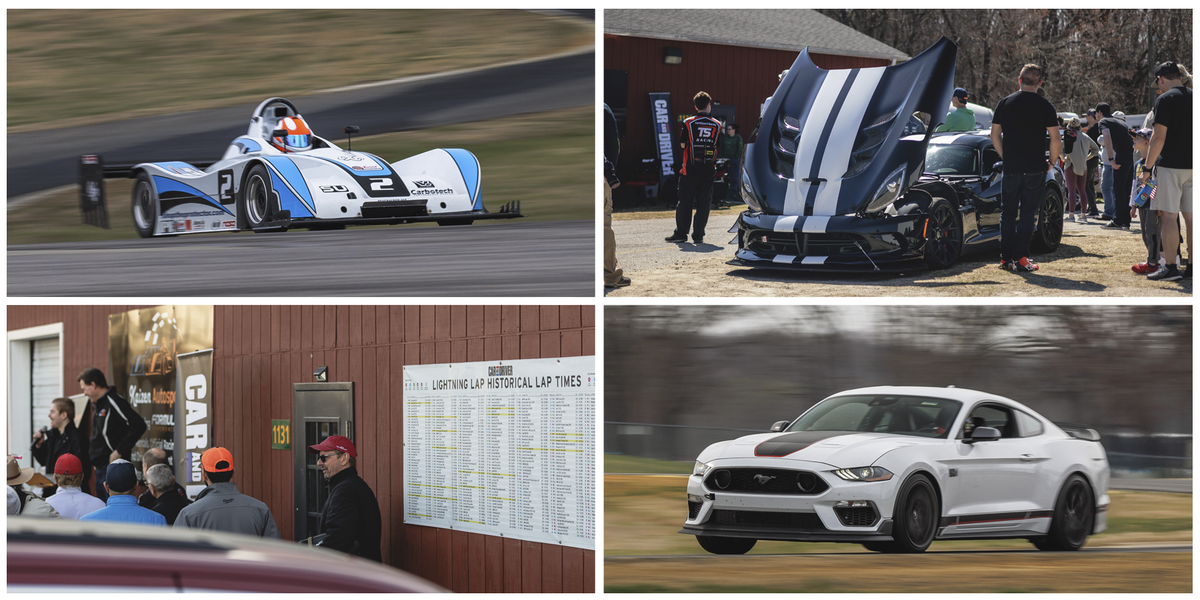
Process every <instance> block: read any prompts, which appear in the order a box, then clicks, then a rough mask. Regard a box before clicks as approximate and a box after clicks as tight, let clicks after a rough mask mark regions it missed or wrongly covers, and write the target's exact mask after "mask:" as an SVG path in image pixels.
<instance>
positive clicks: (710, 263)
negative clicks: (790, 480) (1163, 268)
mask: <svg viewBox="0 0 1200 600" xmlns="http://www.w3.org/2000/svg"><path fill="white" fill-rule="evenodd" d="M739 212H740V211H739V210H738V209H737V208H734V209H725V210H714V211H713V212H712V214H711V216H710V218H709V223H708V227H707V228H706V234H705V243H703V244H693V243H691V242H690V241H689V242H687V243H682V244H669V243H666V242H664V241H663V238H665V237H666V236H668V235H670V234H671V232H672V231H673V230H674V220H673V219H672V218H671V217H670V216H668V213H665V212H661V213H653V214H647V213H617V214H616V215H614V216H613V217H614V221H613V231H614V232H615V233H616V237H617V260H618V261H619V262H620V263H621V267H622V268H623V269H624V270H625V275H626V276H628V277H629V278H630V279H632V280H633V285H631V286H629V287H625V288H621V289H617V290H606V291H605V292H606V293H605V296H612V297H623V296H635V297H636V296H659V297H660V296H671V297H749V296H768V297H770V296H905V297H925V296H930V297H931V296H951V297H991V296H1010V297H1050V296H1097V297H1099V296H1117V297H1142V296H1165V297H1178V298H1186V297H1189V296H1190V295H1191V293H1192V282H1191V280H1190V279H1184V280H1181V281H1174V282H1155V281H1148V280H1147V279H1146V278H1145V277H1144V276H1142V275H1137V274H1135V273H1134V272H1133V271H1132V270H1130V267H1132V266H1133V265H1134V264H1136V263H1139V262H1141V261H1144V260H1146V254H1145V252H1146V250H1145V246H1144V245H1142V238H1141V235H1140V231H1139V230H1138V229H1137V228H1136V225H1135V228H1134V229H1133V230H1132V231H1120V230H1108V229H1104V228H1102V227H1101V224H1102V222H1101V221H1092V222H1090V223H1089V224H1087V225H1083V224H1079V223H1074V222H1067V223H1065V224H1064V225H1065V227H1064V231H1063V241H1062V244H1061V245H1060V246H1059V248H1058V250H1056V251H1055V252H1053V253H1051V254H1042V255H1037V256H1034V257H1033V258H1034V260H1035V261H1037V262H1038V264H1039V265H1041V268H1040V269H1039V270H1038V271H1037V272H1035V273H1022V274H1016V273H1009V272H1005V271H1001V270H999V269H998V268H997V265H998V263H999V253H998V252H995V251H989V252H982V253H978V254H970V255H967V256H964V257H963V258H961V259H960V260H959V261H958V263H956V264H955V265H954V266H953V267H951V268H949V269H945V270H941V271H928V270H920V271H914V272H912V273H901V274H887V275H883V274H878V275H877V274H869V273H865V274H859V273H852V274H846V273H829V274H825V273H811V272H805V273H800V272H793V271H784V270H776V269H762V268H750V267H744V266H741V265H732V264H729V261H730V260H731V259H733V254H734V251H735V250H736V248H737V246H736V244H727V243H726V242H728V241H729V240H731V239H733V238H734V234H732V233H726V232H727V231H728V230H729V228H730V227H732V226H733V224H734V222H735V221H736V220H737V216H738V214H739Z"/></svg>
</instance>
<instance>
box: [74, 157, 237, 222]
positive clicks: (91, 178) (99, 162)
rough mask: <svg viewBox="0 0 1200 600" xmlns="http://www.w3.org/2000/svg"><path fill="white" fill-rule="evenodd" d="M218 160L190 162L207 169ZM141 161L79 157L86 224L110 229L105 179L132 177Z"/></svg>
mask: <svg viewBox="0 0 1200 600" xmlns="http://www.w3.org/2000/svg"><path fill="white" fill-rule="evenodd" d="M215 162H217V161H212V160H210V161H204V162H196V163H190V164H191V165H192V166H194V167H196V168H197V169H207V168H208V167H209V166H211V165H212V164H213V163H215ZM138 164H140V163H129V164H117V165H106V164H104V157H102V156H100V155H99V154H83V155H80V157H79V210H80V211H81V212H82V213H83V222H84V224H86V225H95V226H96V227H102V228H104V229H108V228H109V226H108V209H107V208H106V206H105V204H106V201H105V198H106V195H105V192H104V180H105V179H132V178H133V176H134V173H133V168H134V167H135V166H137V165H138Z"/></svg>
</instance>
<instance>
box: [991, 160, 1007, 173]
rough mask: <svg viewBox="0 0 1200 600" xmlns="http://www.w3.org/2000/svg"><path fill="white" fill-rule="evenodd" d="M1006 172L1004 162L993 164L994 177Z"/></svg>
mask: <svg viewBox="0 0 1200 600" xmlns="http://www.w3.org/2000/svg"><path fill="white" fill-rule="evenodd" d="M1003 171H1004V161H1002V160H1000V161H996V162H994V163H992V175H997V174H999V173H1001V172H1003Z"/></svg>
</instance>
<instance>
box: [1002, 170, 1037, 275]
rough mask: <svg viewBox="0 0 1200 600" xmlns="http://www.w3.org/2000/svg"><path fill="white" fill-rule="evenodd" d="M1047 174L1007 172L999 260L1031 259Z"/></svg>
mask: <svg viewBox="0 0 1200 600" xmlns="http://www.w3.org/2000/svg"><path fill="white" fill-rule="evenodd" d="M1045 195H1046V173H1044V172H1042V173H1005V174H1004V184H1003V189H1002V193H1001V196H1000V260H1014V261H1015V260H1020V259H1021V258H1022V257H1028V256H1029V242H1030V241H1031V240H1032V239H1033V227H1034V223H1036V219H1037V213H1038V210H1040V209H1041V208H1042V199H1043V198H1044V197H1045Z"/></svg>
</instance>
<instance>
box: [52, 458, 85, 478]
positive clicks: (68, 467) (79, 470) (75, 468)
mask: <svg viewBox="0 0 1200 600" xmlns="http://www.w3.org/2000/svg"><path fill="white" fill-rule="evenodd" d="M54 473H55V474H56V475H82V474H83V465H82V464H81V463H80V462H79V457H78V456H75V455H74V454H70V453H68V454H64V455H62V456H60V457H58V460H56V461H54Z"/></svg>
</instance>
